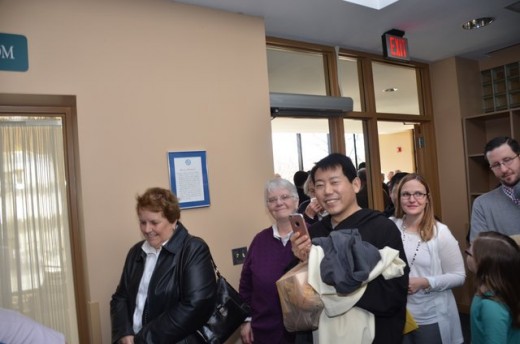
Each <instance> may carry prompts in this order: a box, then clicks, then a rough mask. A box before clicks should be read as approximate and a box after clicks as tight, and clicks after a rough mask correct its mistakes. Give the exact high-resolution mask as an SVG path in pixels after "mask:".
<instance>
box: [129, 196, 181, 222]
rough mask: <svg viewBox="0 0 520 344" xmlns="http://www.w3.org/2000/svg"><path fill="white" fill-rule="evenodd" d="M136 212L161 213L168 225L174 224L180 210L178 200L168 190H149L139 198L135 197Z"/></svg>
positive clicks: (179, 214) (179, 215)
mask: <svg viewBox="0 0 520 344" xmlns="http://www.w3.org/2000/svg"><path fill="white" fill-rule="evenodd" d="M136 200H137V205H136V207H135V209H136V211H137V212H139V210H149V211H152V212H157V213H158V212H161V213H162V214H163V216H164V217H165V218H166V219H167V220H168V222H170V223H174V222H175V221H177V220H178V219H179V218H180V217H181V209H180V207H179V200H178V199H177V197H176V196H175V195H174V194H173V193H172V192H171V191H170V190H168V189H163V188H158V187H154V188H149V189H148V190H146V191H145V193H144V194H142V195H141V196H139V195H138V196H137V197H136Z"/></svg>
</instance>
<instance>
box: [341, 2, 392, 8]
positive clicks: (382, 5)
mask: <svg viewBox="0 0 520 344" xmlns="http://www.w3.org/2000/svg"><path fill="white" fill-rule="evenodd" d="M343 1H346V2H350V3H353V4H356V5H361V6H365V7H370V8H375V9H376V10H380V9H383V8H385V7H386V6H388V5H391V4H393V3H394V2H397V1H398V0H343Z"/></svg>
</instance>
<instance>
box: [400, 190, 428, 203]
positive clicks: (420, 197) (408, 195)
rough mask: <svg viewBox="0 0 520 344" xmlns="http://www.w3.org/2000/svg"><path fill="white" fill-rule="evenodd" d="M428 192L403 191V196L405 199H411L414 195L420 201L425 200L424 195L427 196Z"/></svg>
mask: <svg viewBox="0 0 520 344" xmlns="http://www.w3.org/2000/svg"><path fill="white" fill-rule="evenodd" d="M427 195H428V194H426V193H422V192H419V191H417V192H414V193H409V192H403V193H401V198H402V199H405V200H409V199H410V198H411V197H412V196H413V198H415V199H416V200H418V201H420V200H423V199H424V197H426V196H427Z"/></svg>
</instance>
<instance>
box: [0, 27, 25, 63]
mask: <svg viewBox="0 0 520 344" xmlns="http://www.w3.org/2000/svg"><path fill="white" fill-rule="evenodd" d="M28 69H29V55H28V48H27V38H26V37H25V36H22V35H13V34H8V33H0V70H9V71H19V72H25V71H27V70H28Z"/></svg>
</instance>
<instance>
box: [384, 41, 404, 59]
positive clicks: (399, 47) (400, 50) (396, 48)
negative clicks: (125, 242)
mask: <svg viewBox="0 0 520 344" xmlns="http://www.w3.org/2000/svg"><path fill="white" fill-rule="evenodd" d="M388 38H389V40H388V42H389V43H390V44H389V45H390V46H389V47H388V50H389V53H390V55H391V56H394V57H400V58H407V57H408V51H407V49H406V40H405V39H403V38H401V37H395V36H390V37H388Z"/></svg>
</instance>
